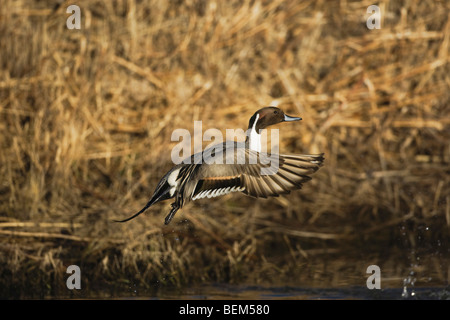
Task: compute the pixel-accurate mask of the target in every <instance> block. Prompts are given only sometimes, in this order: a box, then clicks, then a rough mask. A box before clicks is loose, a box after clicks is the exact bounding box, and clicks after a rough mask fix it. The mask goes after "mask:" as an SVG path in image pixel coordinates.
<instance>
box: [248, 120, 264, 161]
mask: <svg viewBox="0 0 450 320" xmlns="http://www.w3.org/2000/svg"><path fill="white" fill-rule="evenodd" d="M258 119H259V113H258V114H256V119H255V122H253V126H252V130H250V134H249V136H248V140H249V144H248V147H249V148H250V150H254V151H257V152H261V135H260V134H259V133H258V132H256V123H257V122H258Z"/></svg>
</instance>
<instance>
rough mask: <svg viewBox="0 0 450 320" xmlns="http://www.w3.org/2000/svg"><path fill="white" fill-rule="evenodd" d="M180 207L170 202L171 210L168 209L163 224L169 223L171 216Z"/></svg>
mask: <svg viewBox="0 0 450 320" xmlns="http://www.w3.org/2000/svg"><path fill="white" fill-rule="evenodd" d="M178 209H180V207H179V206H178V205H177V204H176V203H175V202H174V203H172V210H170V213H169V214H168V215H167V217H166V220H165V222H164V224H166V225H167V224H169V223H170V221H172V218H173V217H174V215H175V213H176V212H177V211H178Z"/></svg>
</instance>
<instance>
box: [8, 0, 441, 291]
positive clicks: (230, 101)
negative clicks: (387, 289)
mask: <svg viewBox="0 0 450 320" xmlns="http://www.w3.org/2000/svg"><path fill="white" fill-rule="evenodd" d="M69 4H71V3H68V2H65V3H63V4H61V5H60V6H55V1H35V2H28V1H7V0H1V1H0V52H1V54H0V133H1V134H0V143H1V149H0V163H1V166H0V176H1V177H2V179H1V182H0V261H1V267H0V271H1V272H0V274H1V278H0V288H1V289H0V292H1V296H2V297H21V296H22V297H23V296H30V295H31V296H36V295H38V296H44V295H48V294H51V295H66V294H67V291H68V290H67V289H66V288H65V279H66V274H65V270H66V268H67V266H69V265H71V264H77V265H79V266H80V267H81V270H82V272H83V278H82V281H83V288H85V291H84V292H89V290H91V291H92V292H93V291H94V290H97V291H103V292H106V293H107V292H109V290H110V291H114V290H115V289H117V288H118V289H121V290H123V289H124V288H128V289H129V290H130V294H132V293H133V292H134V290H137V289H136V288H138V289H139V290H144V289H145V290H157V289H161V288H163V287H166V286H175V287H178V288H182V287H183V286H185V285H191V284H195V283H205V282H211V281H212V282H230V283H242V282H248V283H268V282H269V283H270V282H272V283H273V282H276V283H289V284H296V283H297V284H298V283H300V284H305V283H307V284H312V285H315V284H317V285H327V284H328V285H339V284H343V283H347V284H348V283H350V284H352V283H360V282H361V281H362V282H361V283H363V284H364V283H365V282H364V281H365V277H366V276H365V274H364V272H365V268H366V267H367V265H369V264H373V263H374V261H375V262H376V263H378V264H379V265H380V267H381V268H382V270H386V269H389V270H392V273H389V274H388V275H386V277H390V278H391V279H394V280H395V281H393V283H394V285H401V281H402V279H403V278H402V277H404V276H406V275H407V274H408V272H409V271H411V268H413V267H414V268H416V269H417V268H418V269H420V268H422V269H420V270H422V275H427V274H431V273H432V274H433V277H434V280H437V281H439V282H440V283H441V284H442V283H448V277H449V270H448V258H449V253H448V250H449V249H448V239H449V227H450V171H449V167H450V166H449V164H450V144H449V141H450V105H449V100H450V90H449V87H450V75H449V74H450V73H449V70H450V68H449V62H450V55H449V41H450V19H449V12H450V7H449V3H448V2H446V1H433V0H427V1H395V2H389V1H381V2H379V5H380V7H381V8H382V10H383V21H382V28H381V29H380V30H368V29H367V28H366V25H365V21H366V18H367V17H368V15H367V14H366V9H367V7H368V6H369V5H371V4H373V3H372V2H370V1H361V2H353V1H340V2H338V1H336V2H335V1H330V2H328V1H326V2H325V1H284V0H278V1H231V2H230V1H221V2H213V1H212V2H206V1H186V2H180V3H178V4H175V3H173V2H171V1H158V0H155V1H152V2H151V3H148V4H147V3H143V2H141V1H134V0H130V1H105V2H100V1H79V2H77V4H78V5H79V6H80V8H81V10H82V29H81V30H68V29H67V28H66V19H67V17H68V16H69V15H68V14H66V13H65V11H66V8H67V6H68V5H69ZM274 103H276V104H278V105H279V106H280V107H281V108H283V109H284V110H285V111H286V112H288V113H290V114H293V115H301V116H302V117H303V119H304V121H302V122H301V123H299V124H289V125H282V126H280V127H279V128H280V134H281V142H280V149H281V151H282V152H283V153H303V152H304V153H317V152H325V155H326V164H325V166H324V167H323V168H322V169H321V170H320V171H319V172H318V173H317V174H316V175H315V177H314V179H313V180H312V181H311V182H310V183H308V184H307V185H305V186H304V188H303V190H302V191H300V192H294V193H292V194H291V195H289V196H286V197H281V198H277V199H272V200H258V201H254V200H253V199H250V198H246V197H244V196H242V195H229V196H226V197H223V198H220V199H217V201H207V200H206V201H197V202H195V203H192V204H190V205H188V206H186V207H184V208H183V209H182V211H180V212H179V213H178V214H177V216H176V217H175V220H174V221H173V222H172V224H170V225H169V226H164V225H163V219H164V217H165V215H166V214H167V212H168V210H169V205H168V203H164V204H158V205H156V206H155V207H154V208H152V209H151V210H149V211H148V212H147V213H146V214H145V215H143V216H140V217H139V218H138V219H136V220H133V221H131V222H129V223H126V224H116V223H113V222H112V220H113V219H121V218H125V217H127V216H129V215H130V214H131V213H133V212H135V211H136V210H139V209H140V208H141V207H142V206H143V205H144V204H145V203H146V201H147V200H148V198H149V196H150V195H151V192H152V191H153V190H154V188H155V186H156V184H157V182H158V181H159V179H160V178H161V176H162V174H163V173H164V172H165V171H166V170H168V169H169V168H170V167H171V160H170V150H171V148H172V147H173V146H174V145H175V144H176V142H171V141H170V138H171V133H172V131H173V130H174V129H176V128H186V129H188V130H190V131H191V132H192V130H193V121H194V120H202V121H203V130H206V129H207V128H219V129H222V130H223V132H224V130H225V128H243V129H245V128H246V126H247V121H248V118H249V117H250V116H251V115H252V114H253V112H254V111H255V110H256V109H258V108H259V107H261V106H266V105H270V104H274ZM395 250H398V251H395ZM393 252H396V253H395V256H396V257H397V260H394V262H393V260H392V259H388V258H386V257H392V255H393ZM399 252H400V254H399ZM428 254H429V255H430V256H429V255H428ZM349 256H350V257H352V258H354V259H356V260H358V261H359V263H358V264H353V265H352V266H351V267H350V269H352V270H351V271H350V272H349V273H348V274H353V275H354V277H355V278H354V279H353V278H351V279H350V278H345V277H344V278H342V276H341V278H339V279H338V278H336V275H337V274H339V272H340V271H341V270H346V269H348V268H349V266H348V265H347V266H346V265H345V264H339V263H338V262H336V263H335V264H333V263H332V262H333V261H337V260H338V259H339V258H342V257H349ZM418 257H419V258H422V260H421V261H418V260H417V258H418ZM425 257H430V258H429V259H428V258H427V259H428V260H427V261H428V262H427V263H426V262H425V261H424V258H425ZM344 261H346V260H345V259H344ZM348 261H350V260H348ZM429 265H431V266H432V267H428V266H429ZM358 267H361V268H359V269H358ZM423 268H425V271H424V270H423ZM330 269H331V270H333V271H336V272H331V273H330V272H329V270H330ZM327 270H328V271H327ZM361 270H362V271H361ZM405 270H406V271H405ZM358 272H362V274H358ZM405 272H406V273H405ZM417 272H419V271H417ZM330 274H331V275H330ZM384 275H385V274H384ZM361 277H362V279H363V280H361ZM85 294H86V295H88V293H85Z"/></svg>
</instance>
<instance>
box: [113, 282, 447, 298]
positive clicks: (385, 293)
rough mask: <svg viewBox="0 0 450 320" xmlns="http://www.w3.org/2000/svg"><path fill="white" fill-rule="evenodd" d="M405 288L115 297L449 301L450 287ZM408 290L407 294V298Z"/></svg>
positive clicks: (217, 290) (211, 290) (209, 290)
mask: <svg viewBox="0 0 450 320" xmlns="http://www.w3.org/2000/svg"><path fill="white" fill-rule="evenodd" d="M405 288H406V287H403V288H402V287H399V288H387V289H379V290H378V289H372V290H369V289H367V287H361V286H353V287H346V288H308V287H289V286H282V287H266V286H232V285H228V284H215V285H207V286H199V287H196V288H190V289H187V290H185V291H184V292H179V291H177V292H172V293H170V292H165V293H160V294H159V295H158V296H154V297H152V296H140V297H116V298H117V299H130V298H131V299H162V300H166V299H170V300H172V299H174V300H322V299H326V300H344V299H345V300H450V288H449V287H419V288H414V290H409V289H405ZM405 291H406V292H407V294H406V295H405Z"/></svg>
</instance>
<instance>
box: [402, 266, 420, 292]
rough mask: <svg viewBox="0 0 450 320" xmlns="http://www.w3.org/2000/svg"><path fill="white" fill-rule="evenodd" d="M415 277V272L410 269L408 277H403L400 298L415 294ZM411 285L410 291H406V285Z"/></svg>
mask: <svg viewBox="0 0 450 320" xmlns="http://www.w3.org/2000/svg"><path fill="white" fill-rule="evenodd" d="M416 280H417V279H416V277H415V272H414V271H413V270H411V271H410V272H409V275H408V277H406V278H405V279H403V292H402V298H409V297H411V298H413V297H415V296H416V292H415V291H414V284H415V283H416ZM409 285H410V286H411V293H409V292H408V286H409Z"/></svg>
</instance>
